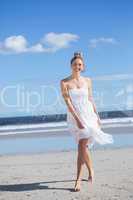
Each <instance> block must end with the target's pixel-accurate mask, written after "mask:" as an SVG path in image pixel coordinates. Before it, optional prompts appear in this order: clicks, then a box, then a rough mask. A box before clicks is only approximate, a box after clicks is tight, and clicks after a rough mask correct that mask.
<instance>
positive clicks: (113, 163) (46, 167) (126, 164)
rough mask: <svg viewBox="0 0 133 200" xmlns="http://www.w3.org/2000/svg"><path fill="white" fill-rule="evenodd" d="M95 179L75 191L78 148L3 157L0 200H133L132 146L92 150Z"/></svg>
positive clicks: (1, 162) (85, 172)
mask: <svg viewBox="0 0 133 200" xmlns="http://www.w3.org/2000/svg"><path fill="white" fill-rule="evenodd" d="M91 155H92V160H93V166H94V170H95V181H94V183H93V185H91V183H89V182H87V177H88V171H87V168H86V166H84V169H85V170H84V173H83V180H82V183H81V191H80V192H74V191H73V187H74V182H75V178H76V160H77V151H72V150H71V151H64V152H49V153H40V154H23V155H22V154H21V155H3V156H0V200H7V199H8V200H14V199H15V200H27V199H28V200H34V199H35V200H40V199H41V200H42V199H43V200H45V199H46V200H53V199H54V200H62V199H65V200H76V199H80V200H87V199H88V200H89V199H92V200H130V199H133V192H132V191H133V176H132V175H133V159H132V155H133V148H131V147H130V148H129V147H128V148H121V149H120V148H116V149H106V150H105V149H100V150H91Z"/></svg>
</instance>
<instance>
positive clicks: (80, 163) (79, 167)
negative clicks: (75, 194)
mask: <svg viewBox="0 0 133 200" xmlns="http://www.w3.org/2000/svg"><path fill="white" fill-rule="evenodd" d="M81 143H82V141H81V140H80V141H79V144H78V157H77V178H76V183H75V190H78V191H79V190H80V181H81V177H82V171H83V165H84V164H85V161H84V159H83V157H82V151H81V150H82V148H81V147H82V146H81V145H82V144H81Z"/></svg>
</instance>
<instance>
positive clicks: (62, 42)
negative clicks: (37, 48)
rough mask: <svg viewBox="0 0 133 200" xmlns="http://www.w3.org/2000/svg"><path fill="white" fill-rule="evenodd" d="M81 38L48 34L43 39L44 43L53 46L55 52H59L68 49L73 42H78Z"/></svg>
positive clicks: (70, 35)
mask: <svg viewBox="0 0 133 200" xmlns="http://www.w3.org/2000/svg"><path fill="white" fill-rule="evenodd" d="M78 39H79V36H77V35H74V34H70V33H60V34H57V33H53V32H51V33H48V34H47V35H45V36H44V38H43V39H42V43H44V44H47V45H48V46H51V48H52V49H53V50H58V49H61V48H67V47H69V45H70V42H71V41H77V40H78Z"/></svg>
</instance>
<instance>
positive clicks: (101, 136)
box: [67, 85, 114, 148]
mask: <svg viewBox="0 0 133 200" xmlns="http://www.w3.org/2000/svg"><path fill="white" fill-rule="evenodd" d="M69 94H70V97H71V100H72V104H73V106H74V108H75V111H76V112H77V114H78V117H79V119H80V121H81V122H82V124H83V126H84V128H83V129H80V128H79V127H78V126H77V123H76V120H75V118H74V117H73V115H72V113H71V112H70V111H69V110H68V108H67V125H68V131H69V132H70V133H71V134H72V135H73V136H74V139H75V141H76V143H77V144H78V142H79V140H80V139H82V138H90V142H89V144H88V147H89V148H92V147H93V145H94V143H95V142H97V143H99V144H101V145H104V144H107V143H113V142H114V140H113V137H112V135H111V134H108V133H105V132H103V131H102V130H101V127H100V126H99V125H98V123H97V120H98V117H97V115H96V113H95V112H94V108H93V105H92V102H91V101H90V100H89V98H88V97H89V96H88V87H87V85H84V87H81V88H71V89H69Z"/></svg>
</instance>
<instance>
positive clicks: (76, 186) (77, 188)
mask: <svg viewBox="0 0 133 200" xmlns="http://www.w3.org/2000/svg"><path fill="white" fill-rule="evenodd" d="M80 182H81V181H80V180H76V182H75V186H74V190H75V191H80Z"/></svg>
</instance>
